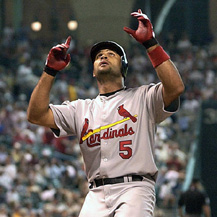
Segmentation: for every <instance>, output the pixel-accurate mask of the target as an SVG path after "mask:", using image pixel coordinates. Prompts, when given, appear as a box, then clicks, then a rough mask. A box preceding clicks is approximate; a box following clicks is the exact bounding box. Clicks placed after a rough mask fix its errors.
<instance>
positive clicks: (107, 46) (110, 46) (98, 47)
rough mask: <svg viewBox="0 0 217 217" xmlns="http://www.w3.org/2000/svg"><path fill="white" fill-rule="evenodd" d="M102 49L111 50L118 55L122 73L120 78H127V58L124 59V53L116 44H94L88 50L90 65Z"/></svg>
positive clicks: (112, 42)
mask: <svg viewBox="0 0 217 217" xmlns="http://www.w3.org/2000/svg"><path fill="white" fill-rule="evenodd" d="M103 49H110V50H113V51H115V52H116V53H117V54H118V55H120V57H121V62H122V69H121V73H122V76H123V77H124V78H126V76H127V69H128V61H127V57H126V54H125V52H124V49H123V48H122V47H121V46H120V45H119V44H117V43H116V42H114V41H102V42H99V43H96V44H94V45H93V47H92V48H91V50H90V57H91V60H92V63H94V61H95V58H96V55H97V53H98V52H99V51H100V50H103Z"/></svg>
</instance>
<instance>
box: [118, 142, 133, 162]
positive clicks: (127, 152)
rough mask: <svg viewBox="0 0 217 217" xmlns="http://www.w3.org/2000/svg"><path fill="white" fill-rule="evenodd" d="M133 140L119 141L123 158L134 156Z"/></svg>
mask: <svg viewBox="0 0 217 217" xmlns="http://www.w3.org/2000/svg"><path fill="white" fill-rule="evenodd" d="M131 145H132V140H126V141H120V142H119V155H120V156H121V157H122V158H123V159H129V158H130V157H131V156H132V148H131V147H130V146H131Z"/></svg>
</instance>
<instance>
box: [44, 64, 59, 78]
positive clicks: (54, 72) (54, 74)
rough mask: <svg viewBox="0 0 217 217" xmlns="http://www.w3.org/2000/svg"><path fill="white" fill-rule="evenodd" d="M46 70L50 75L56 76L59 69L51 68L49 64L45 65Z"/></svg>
mask: <svg viewBox="0 0 217 217" xmlns="http://www.w3.org/2000/svg"><path fill="white" fill-rule="evenodd" d="M44 72H46V73H47V74H48V75H51V76H53V77H55V76H56V75H57V73H58V72H59V71H58V70H55V69H52V68H50V67H48V66H45V67H44Z"/></svg>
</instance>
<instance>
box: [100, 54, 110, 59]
mask: <svg viewBox="0 0 217 217" xmlns="http://www.w3.org/2000/svg"><path fill="white" fill-rule="evenodd" d="M100 58H101V60H102V59H107V58H108V57H107V55H106V54H105V53H104V54H102V55H101V57H100Z"/></svg>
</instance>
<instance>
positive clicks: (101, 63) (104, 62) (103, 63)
mask: <svg viewBox="0 0 217 217" xmlns="http://www.w3.org/2000/svg"><path fill="white" fill-rule="evenodd" d="M99 65H100V66H106V65H108V62H107V61H105V60H103V61H102V62H100V64H99Z"/></svg>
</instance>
